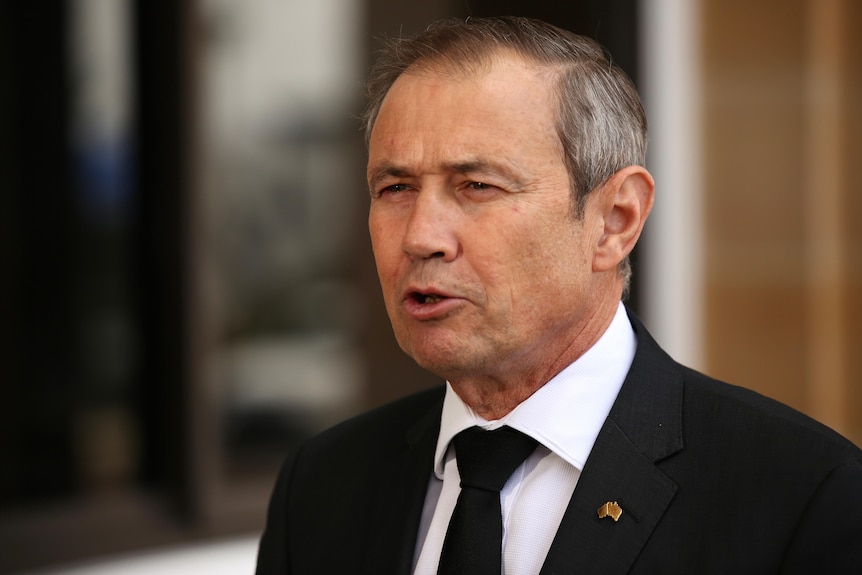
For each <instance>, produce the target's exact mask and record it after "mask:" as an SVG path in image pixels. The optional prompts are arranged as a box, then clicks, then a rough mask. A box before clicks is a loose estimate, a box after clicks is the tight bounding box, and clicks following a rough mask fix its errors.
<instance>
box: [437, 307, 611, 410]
mask: <svg viewBox="0 0 862 575" xmlns="http://www.w3.org/2000/svg"><path fill="white" fill-rule="evenodd" d="M617 305H618V300H617V302H614V304H613V306H608V307H607V309H602V310H600V311H599V312H597V314H596V315H594V317H593V318H592V321H590V322H589V323H588V324H587V327H585V328H584V329H582V330H580V331H579V332H578V333H577V336H576V337H573V338H570V339H569V341H568V342H566V341H562V342H561V346H557V347H556V348H555V349H554V350H552V351H553V353H550V354H549V353H547V352H548V351H549V350H548V349H545V348H542V349H540V350H539V352H540V355H539V357H537V358H530V357H519V358H517V360H516V361H514V362H513V363H515V364H517V365H518V366H519V367H520V369H505V370H498V371H497V372H496V373H494V374H479V375H476V374H473V375H465V376H462V377H458V378H450V379H449V383H450V384H451V385H452V389H453V390H454V391H455V393H457V394H458V397H460V398H461V401H463V402H464V403H466V404H467V405H469V406H470V408H471V409H472V410H473V411H475V412H476V413H477V414H478V415H479V416H481V417H482V418H484V419H487V420H489V421H492V420H496V419H500V418H502V417H504V416H506V415H507V414H508V413H510V412H511V411H512V410H513V409H515V408H516V407H517V406H518V405H519V404H521V403H522V402H523V401H525V400H526V399H527V398H529V397H530V396H531V395H533V394H534V393H535V392H536V391H538V390H539V388H541V387H542V386H543V385H545V384H546V383H547V382H549V381H550V380H551V379H553V378H554V376H556V375H557V374H558V373H560V372H561V371H562V370H564V369H565V368H566V367H568V366H569V365H571V364H572V363H573V362H574V361H576V360H577V359H578V358H579V357H581V356H582V355H583V354H584V353H586V352H587V350H589V349H590V348H591V347H592V346H593V345H595V343H596V342H597V341H598V340H599V338H601V337H602V335H603V334H604V333H605V331H607V329H608V327H609V326H610V324H611V322H612V321H613V318H614V315H615V314H616V310H617ZM531 360H532V361H531Z"/></svg>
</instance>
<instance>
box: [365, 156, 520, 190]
mask: <svg viewBox="0 0 862 575" xmlns="http://www.w3.org/2000/svg"><path fill="white" fill-rule="evenodd" d="M442 168H443V171H445V172H453V173H456V174H462V175H467V174H482V173H487V174H492V173H493V174H495V175H499V176H502V177H503V178H505V179H506V180H507V182H508V183H509V184H510V185H512V186H513V187H515V188H521V187H522V186H523V182H522V180H521V178H519V177H516V176H515V174H514V173H513V170H512V169H511V168H510V167H509V166H507V165H506V164H504V163H502V162H495V161H489V160H483V159H480V158H475V159H467V160H460V161H455V162H446V163H444V164H443V165H442ZM413 175H414V172H413V171H412V170H411V169H409V168H406V167H402V166H398V165H395V164H390V163H384V164H381V165H379V166H377V167H375V168H374V169H373V170H372V171H371V175H370V177H369V178H368V183H369V187H371V188H374V187H375V185H376V184H377V182H379V181H380V180H382V179H383V178H386V177H394V178H406V177H411V176H413Z"/></svg>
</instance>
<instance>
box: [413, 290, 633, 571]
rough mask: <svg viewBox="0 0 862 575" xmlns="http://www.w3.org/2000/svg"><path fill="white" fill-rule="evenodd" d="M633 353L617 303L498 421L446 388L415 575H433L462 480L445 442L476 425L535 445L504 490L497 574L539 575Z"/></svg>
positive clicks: (623, 313)
mask: <svg viewBox="0 0 862 575" xmlns="http://www.w3.org/2000/svg"><path fill="white" fill-rule="evenodd" d="M636 346H637V343H636V339H635V335H634V331H633V330H632V326H631V323H630V322H629V319H628V316H627V315H626V311H625V307H624V306H623V305H622V304H620V305H619V308H618V309H617V313H616V315H615V316H614V319H613V321H612V322H611V325H610V326H609V327H608V329H607V331H605V333H604V334H603V335H602V336H601V338H599V340H598V341H597V342H596V344H595V345H593V347H592V348H590V349H589V350H588V351H587V352H586V353H585V354H584V355H582V356H581V357H580V358H578V359H577V360H576V361H575V362H574V363H572V364H571V365H569V366H568V367H567V368H566V369H564V370H563V371H561V372H560V373H559V374H557V375H556V376H555V377H554V378H553V379H551V380H550V381H549V382H548V383H546V384H545V385H543V386H542V387H541V388H540V389H539V390H538V391H536V392H535V393H534V394H533V395H531V396H530V397H529V398H527V399H526V400H525V401H524V402H523V403H521V404H520V405H518V406H517V407H516V408H515V409H513V410H512V411H511V412H510V413H509V414H507V415H506V416H505V417H503V418H502V419H499V420H495V421H487V420H485V419H483V418H481V417H479V416H478V415H476V413H475V412H473V410H472V409H470V407H468V406H467V405H466V404H465V403H464V402H463V401H461V399H460V398H459V397H458V395H457V394H456V393H455V392H454V391H453V390H452V386H451V385H449V384H448V383H447V384H446V397H445V399H444V401H443V415H442V419H441V422H440V435H439V437H438V439H437V449H436V451H435V454H434V473H433V474H432V477H431V479H430V481H429V484H428V493H427V496H426V498H425V507H424V510H423V512H422V521H421V524H420V526H419V537H418V539H417V542H416V551H415V554H414V573H415V574H416V575H436V573H437V563H438V561H439V558H440V551H441V549H442V547H443V539H444V538H445V536H446V529H447V527H448V525H449V518H450V517H451V515H452V510H453V509H454V508H455V503H456V501H457V499H458V494H459V493H460V491H461V487H460V483H461V478H460V476H459V474H458V466H457V464H456V462H455V453H454V449H451V448H450V442H451V440H452V438H453V437H455V435H457V434H458V433H459V432H460V431H463V430H464V429H467V428H468V427H472V426H474V425H478V426H480V427H484V428H486V429H496V428H498V427H502V426H503V425H508V426H509V427H512V428H514V429H517V430H518V431H521V432H522V433H525V434H527V435H529V436H530V437H532V438H533V439H536V440H537V441H538V442H539V444H540V445H539V446H538V447H537V448H536V451H534V452H533V453H532V454H531V455H530V456H529V457H527V459H526V461H524V463H523V464H522V465H521V466H520V467H518V469H516V470H515V472H514V473H513V474H512V476H511V477H510V478H509V480H508V482H507V483H506V485H505V486H504V487H503V490H502V491H501V492H500V502H501V506H502V510H503V575H530V574H538V573H539V571H540V570H541V568H542V564H543V563H544V561H545V556H546V555H547V554H548V550H549V549H550V547H551V543H552V542H553V540H554V535H555V534H556V532H557V528H558V527H559V525H560V521H561V520H562V518H563V514H564V513H565V511H566V507H567V506H568V504H569V500H570V499H571V497H572V493H573V492H574V490H575V485H576V484H577V482H578V478H579V477H580V474H581V470H583V468H584V463H586V461H587V457H588V456H589V454H590V451H591V450H592V448H593V444H594V443H595V441H596V437H598V434H599V431H600V430H601V427H602V425H603V424H604V421H605V419H606V418H607V415H608V413H609V412H610V409H611V406H612V405H613V403H614V400H615V399H616V397H617V394H618V393H619V390H620V387H622V384H623V380H625V377H626V374H627V373H628V371H629V368H630V367H631V363H632V359H633V358H634V353H635V348H636Z"/></svg>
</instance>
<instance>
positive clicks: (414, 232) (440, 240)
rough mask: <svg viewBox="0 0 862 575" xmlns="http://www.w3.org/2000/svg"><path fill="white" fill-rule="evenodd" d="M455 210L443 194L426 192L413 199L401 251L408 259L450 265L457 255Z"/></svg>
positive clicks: (442, 192)
mask: <svg viewBox="0 0 862 575" xmlns="http://www.w3.org/2000/svg"><path fill="white" fill-rule="evenodd" d="M456 211H457V207H456V206H454V205H452V202H451V201H449V198H448V197H447V194H446V193H445V191H442V190H441V191H437V190H431V189H425V190H422V191H421V192H419V193H418V194H417V195H416V199H415V200H414V202H413V206H412V209H411V211H410V215H409V217H408V219H407V227H406V229H405V231H404V238H403V239H402V243H401V248H402V249H403V250H404V253H406V254H407V255H409V256H410V258H411V259H431V258H441V259H442V260H444V261H451V260H453V259H455V257H456V256H457V255H458V249H459V245H458V237H457V235H456V233H455V229H456V226H455V217H456V215H457V213H456Z"/></svg>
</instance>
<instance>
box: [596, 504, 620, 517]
mask: <svg viewBox="0 0 862 575" xmlns="http://www.w3.org/2000/svg"><path fill="white" fill-rule="evenodd" d="M622 514H623V508H622V507H620V504H619V503H617V502H616V501H608V502H607V503H605V504H604V505H602V506H601V507H599V519H604V518H605V517H610V518H611V519H613V520H614V522H616V521H619V520H620V516H621V515H622Z"/></svg>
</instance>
